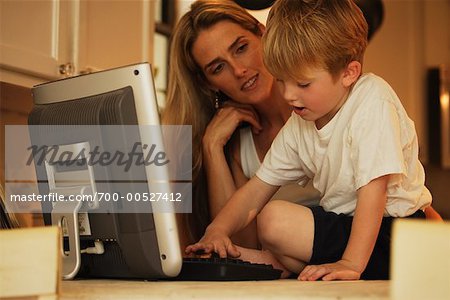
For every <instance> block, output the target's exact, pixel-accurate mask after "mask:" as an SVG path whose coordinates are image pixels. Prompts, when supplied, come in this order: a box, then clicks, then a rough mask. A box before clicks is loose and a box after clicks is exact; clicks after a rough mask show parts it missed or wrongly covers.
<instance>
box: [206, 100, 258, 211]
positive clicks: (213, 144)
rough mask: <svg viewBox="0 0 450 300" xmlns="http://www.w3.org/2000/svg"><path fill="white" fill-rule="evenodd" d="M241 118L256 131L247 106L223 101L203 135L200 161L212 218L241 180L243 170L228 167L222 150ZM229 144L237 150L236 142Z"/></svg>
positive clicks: (256, 128) (252, 117) (250, 108)
mask: <svg viewBox="0 0 450 300" xmlns="http://www.w3.org/2000/svg"><path fill="white" fill-rule="evenodd" d="M230 103H231V102H230ZM233 103H234V102H233ZM242 122H248V123H250V124H251V126H252V128H253V130H254V131H256V132H258V131H259V130H261V126H260V124H259V120H258V116H257V114H256V112H255V111H254V110H253V108H252V107H251V106H243V105H241V104H227V105H226V106H225V107H223V108H221V109H219V110H218V111H217V113H216V115H215V116H214V117H213V119H212V120H211V122H210V123H209V124H208V127H207V128H206V131H205V134H204V136H203V163H204V166H205V171H206V175H207V180H208V195H209V206H210V213H211V216H212V217H213V218H214V217H215V216H216V215H217V214H218V213H219V211H220V210H221V209H222V208H223V207H224V206H225V204H226V202H227V201H228V199H230V197H231V196H232V195H233V193H234V192H235V191H236V189H237V188H238V187H240V186H242V185H243V184H244V183H245V181H244V179H243V178H245V177H244V176H243V174H237V172H238V171H239V170H240V166H239V168H236V167H234V168H233V170H232V169H231V167H230V166H229V165H228V162H227V159H226V156H225V152H224V147H225V145H226V144H227V143H228V142H229V141H230V139H231V137H232V135H233V133H234V132H235V131H236V129H237V128H238V126H239V125H240V124H241V123H242ZM232 143H236V141H232ZM233 148H234V150H233V151H237V152H238V151H239V146H237V147H233ZM234 163H235V162H234Z"/></svg>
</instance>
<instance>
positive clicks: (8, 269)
mask: <svg viewBox="0 0 450 300" xmlns="http://www.w3.org/2000/svg"><path fill="white" fill-rule="evenodd" d="M60 244H61V243H60V232H59V229H58V228H57V227H35V228H25V229H8V230H0V298H2V297H27V296H37V297H40V298H48V297H50V298H51V297H53V296H55V295H57V294H58V288H59V286H60V278H61V275H60V269H61V267H60V266H61V250H60Z"/></svg>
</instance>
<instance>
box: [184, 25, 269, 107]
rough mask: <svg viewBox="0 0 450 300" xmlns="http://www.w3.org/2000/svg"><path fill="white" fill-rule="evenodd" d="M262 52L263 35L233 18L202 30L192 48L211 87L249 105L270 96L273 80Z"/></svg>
mask: <svg viewBox="0 0 450 300" xmlns="http://www.w3.org/2000/svg"><path fill="white" fill-rule="evenodd" d="M261 51H262V47H261V38H260V37H259V36H257V35H255V34H253V33H252V32H250V31H248V30H246V29H244V28H242V27H241V26H239V25H238V24H236V23H233V22H231V21H221V22H218V23H217V24H215V25H213V26H212V27H210V28H208V29H206V30H203V31H201V32H200V34H199V36H198V38H197V40H196V41H195V42H194V45H193V47H192V54H193V56H194V59H195V61H196V62H197V64H198V65H199V66H200V68H201V69H202V71H203V73H204V74H205V76H206V79H207V80H208V82H209V84H210V86H211V88H212V89H214V90H220V91H222V92H223V93H225V94H226V95H228V96H229V97H230V98H231V99H233V100H234V101H237V102H241V103H248V104H256V103H258V102H260V101H263V100H265V99H268V98H269V97H270V93H271V90H272V85H273V83H274V78H273V77H272V75H271V74H270V73H269V72H268V71H267V69H266V68H265V66H264V63H263V59H262V52H261Z"/></svg>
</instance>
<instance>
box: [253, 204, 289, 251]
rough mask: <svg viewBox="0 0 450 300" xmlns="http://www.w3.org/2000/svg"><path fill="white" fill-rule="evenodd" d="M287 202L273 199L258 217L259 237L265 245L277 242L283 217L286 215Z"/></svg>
mask: <svg viewBox="0 0 450 300" xmlns="http://www.w3.org/2000/svg"><path fill="white" fill-rule="evenodd" d="M285 212H286V202H285V201H281V200H273V201H270V202H269V203H267V204H266V206H264V208H263V209H262V211H261V212H260V213H259V215H258V217H257V230H258V237H259V239H260V242H261V243H262V244H263V246H264V245H265V246H267V245H274V244H277V239H278V238H279V237H280V232H281V231H283V230H285V228H282V224H283V222H282V221H283V219H284V218H285V215H286V213H285Z"/></svg>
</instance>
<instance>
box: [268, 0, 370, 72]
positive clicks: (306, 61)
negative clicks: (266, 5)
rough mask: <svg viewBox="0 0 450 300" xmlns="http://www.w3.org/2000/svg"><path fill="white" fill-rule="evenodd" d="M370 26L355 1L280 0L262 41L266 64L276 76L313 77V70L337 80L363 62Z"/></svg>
mask: <svg viewBox="0 0 450 300" xmlns="http://www.w3.org/2000/svg"><path fill="white" fill-rule="evenodd" d="M367 35H368V26H367V22H366V20H365V18H364V16H363V14H362V12H361V10H360V9H359V8H358V6H357V5H356V4H355V3H354V2H353V0H277V1H276V2H275V4H274V6H273V7H272V9H271V10H270V13H269V17H268V20H267V28H266V32H265V34H264V36H263V50H264V62H265V64H266V66H267V68H268V70H269V71H270V72H271V73H272V74H273V75H274V76H275V77H280V78H282V77H284V76H289V77H290V78H295V79H305V78H308V74H307V73H306V72H307V71H308V70H309V69H310V68H322V69H325V70H327V71H328V72H330V73H331V74H332V75H333V76H335V75H337V74H338V73H339V72H340V71H342V70H343V69H344V68H345V67H346V66H347V65H348V64H349V63H350V62H351V61H358V62H360V63H361V64H362V63H363V58H364V52H365V49H366V47H367Z"/></svg>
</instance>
